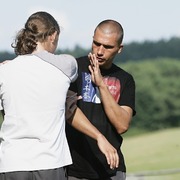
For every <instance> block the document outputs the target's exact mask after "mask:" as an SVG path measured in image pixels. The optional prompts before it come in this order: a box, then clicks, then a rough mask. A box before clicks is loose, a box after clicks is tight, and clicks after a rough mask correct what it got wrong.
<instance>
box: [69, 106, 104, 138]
mask: <svg viewBox="0 0 180 180" xmlns="http://www.w3.org/2000/svg"><path fill="white" fill-rule="evenodd" d="M68 123H69V124H71V125H72V126H73V127H74V128H76V129H77V130H79V131H80V132H82V133H84V134H86V135H87V136H90V137H91V138H93V139H95V140H97V139H98V136H101V133H100V132H99V131H98V130H97V129H96V127H95V126H93V125H92V124H91V122H90V121H89V120H88V119H87V118H86V116H85V115H84V114H83V113H82V111H81V110H80V109H79V108H77V109H76V112H75V113H74V117H73V119H72V120H71V121H70V120H68Z"/></svg>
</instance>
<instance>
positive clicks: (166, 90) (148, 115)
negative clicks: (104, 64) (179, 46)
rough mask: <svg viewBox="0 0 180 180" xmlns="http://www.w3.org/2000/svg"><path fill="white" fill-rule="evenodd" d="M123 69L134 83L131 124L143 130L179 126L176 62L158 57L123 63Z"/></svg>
mask: <svg viewBox="0 0 180 180" xmlns="http://www.w3.org/2000/svg"><path fill="white" fill-rule="evenodd" d="M120 66H122V65H120ZM123 68H124V69H125V70H127V71H128V72H130V73H131V74H132V75H133V76H134V79H135V82H136V110H137V115H136V116H135V118H134V119H133V121H132V126H133V127H138V128H145V129H147V130H155V129H162V128H167V127H176V126H179V125H180V119H179V117H180V111H179V107H180V91H179V89H180V81H179V77H180V61H179V60H175V59H167V58H166V59H162V58H159V59H156V60H146V61H143V62H139V63H135V62H131V63H126V64H123Z"/></svg>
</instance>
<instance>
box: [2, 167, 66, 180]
mask: <svg viewBox="0 0 180 180" xmlns="http://www.w3.org/2000/svg"><path fill="white" fill-rule="evenodd" d="M0 180H67V177H66V174H65V170H64V168H56V169H48V170H39V171H15V172H6V173H0Z"/></svg>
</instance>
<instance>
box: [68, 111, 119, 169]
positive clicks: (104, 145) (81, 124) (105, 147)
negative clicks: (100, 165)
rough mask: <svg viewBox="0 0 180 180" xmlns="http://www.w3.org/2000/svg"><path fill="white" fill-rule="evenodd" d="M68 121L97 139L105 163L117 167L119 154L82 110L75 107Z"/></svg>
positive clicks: (112, 167)
mask: <svg viewBox="0 0 180 180" xmlns="http://www.w3.org/2000/svg"><path fill="white" fill-rule="evenodd" d="M68 122H69V123H70V124H71V125H72V126H73V127H74V128H76V129H77V130H79V131H81V132H82V133H84V134H86V135H88V136H90V137H91V138H93V139H95V140H96V141H97V145H98V147H99V149H100V150H101V152H102V153H103V154H104V155H105V157H106V159H107V163H108V164H109V166H110V168H111V169H114V168H117V167H118V165H119V156H118V154H117V150H116V149H115V148H114V147H113V146H112V145H111V144H110V143H109V142H108V141H107V139H106V138H105V137H104V136H103V135H102V134H101V133H100V132H99V131H98V130H97V129H96V127H95V126H93V125H92V124H91V123H90V121H89V120H88V119H87V118H86V116H85V115H84V114H83V113H82V111H81V110H80V109H79V108H77V109H76V112H75V113H74V116H73V119H72V121H70V120H68Z"/></svg>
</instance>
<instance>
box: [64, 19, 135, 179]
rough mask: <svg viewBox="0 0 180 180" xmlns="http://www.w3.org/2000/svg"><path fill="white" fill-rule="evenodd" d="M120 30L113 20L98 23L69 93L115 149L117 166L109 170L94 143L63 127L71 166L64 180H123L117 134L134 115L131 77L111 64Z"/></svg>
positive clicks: (120, 41) (121, 30) (80, 134)
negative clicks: (73, 93)
mask: <svg viewBox="0 0 180 180" xmlns="http://www.w3.org/2000/svg"><path fill="white" fill-rule="evenodd" d="M122 40H123V28H122V26H121V25H120V24H119V23H118V22H116V21H114V20H105V21H102V22H101V23H99V25H98V26H97V27H96V29H95V31H94V36H93V42H92V53H90V54H89V55H88V56H85V57H81V58H78V59H77V62H78V71H79V72H78V75H79V76H78V79H77V80H76V81H75V82H74V83H73V84H72V85H71V87H70V89H71V90H73V91H75V92H77V94H78V96H81V97H82V98H81V99H80V100H79V101H78V103H77V105H78V107H79V108H80V109H81V110H82V111H83V113H84V114H85V115H86V116H87V118H88V119H89V120H90V122H91V123H92V124H93V125H94V126H96V127H97V129H98V130H99V131H100V132H101V133H102V134H103V135H104V136H105V137H106V138H107V140H108V141H109V142H110V143H111V144H112V145H113V146H114V147H115V148H116V149H117V151H118V155H119V166H118V167H117V168H116V169H111V168H110V167H109V165H108V164H107V161H106V158H105V156H104V155H103V154H102V153H101V151H100V150H99V149H98V146H97V144H96V141H94V140H93V139H91V138H90V137H88V136H86V135H84V134H82V133H80V132H79V131H77V130H75V129H73V128H72V127H70V126H69V125H67V128H66V133H67V138H68V142H69V146H70V150H71V154H72V159H73V164H72V165H70V166H69V167H68V171H67V173H68V180H78V179H83V180H84V179H88V180H89V179H91V180H92V179H96V180H116V179H118V180H125V178H126V166H125V162H124V158H123V154H122V152H121V144H122V141H123V139H122V137H121V134H122V133H124V132H126V131H127V130H128V128H129V125H130V122H131V119H132V116H134V115H135V113H136V112H135V82H134V79H133V77H132V76H131V75H130V74H129V73H128V72H126V71H124V70H123V69H121V68H120V67H118V66H116V65H115V64H113V59H114V57H115V55H116V54H117V53H120V52H121V50H122V48H123V45H122Z"/></svg>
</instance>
